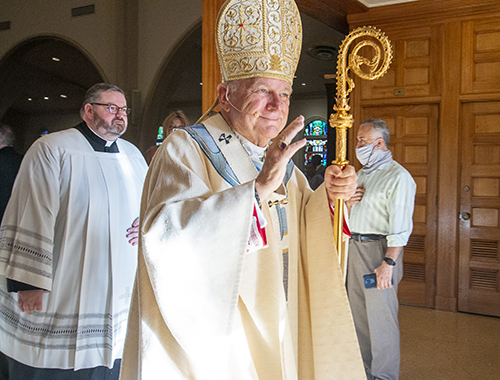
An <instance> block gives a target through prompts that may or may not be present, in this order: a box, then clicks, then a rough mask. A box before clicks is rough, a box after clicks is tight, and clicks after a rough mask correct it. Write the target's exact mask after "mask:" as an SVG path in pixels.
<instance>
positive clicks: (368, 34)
mask: <svg viewBox="0 0 500 380" xmlns="http://www.w3.org/2000/svg"><path fill="white" fill-rule="evenodd" d="M355 40H360V42H358V43H357V44H356V45H355V46H354V47H353V48H352V49H351V46H352V44H353V43H354V41H355ZM365 46H368V47H371V48H372V49H373V51H374V54H373V57H372V58H370V59H368V58H365V57H363V56H361V55H358V53H359V51H360V50H361V48H363V47H365ZM349 51H350V54H349ZM348 54H349V57H348ZM348 58H349V60H348ZM391 61H392V46H391V43H390V41H389V39H388V38H387V37H386V36H385V34H384V33H383V32H382V31H380V30H379V29H377V28H374V27H371V26H367V27H362V28H357V29H355V30H353V31H352V32H351V33H350V34H349V35H348V36H347V37H346V38H345V39H344V41H342V44H341V45H340V49H339V55H338V58H337V102H336V105H335V106H334V107H333V108H334V110H335V111H336V113H335V114H332V115H331V116H330V120H329V121H330V126H331V127H332V128H335V129H336V134H337V136H336V156H335V158H336V159H335V161H333V162H332V164H335V165H337V166H339V167H340V168H341V169H343V168H344V167H345V166H346V165H347V164H348V163H349V161H346V156H347V155H346V150H347V129H348V128H351V127H352V125H353V123H354V120H353V118H352V115H350V114H349V110H350V107H349V94H350V93H351V91H352V89H353V88H354V81H353V80H352V79H351V78H350V77H349V70H352V71H353V72H354V73H355V74H356V75H358V76H359V77H361V78H363V79H368V80H374V79H378V78H380V77H381V76H383V75H384V74H385V73H386V72H387V70H388V68H389V65H390V64H391ZM361 65H365V66H367V68H368V69H369V70H368V71H367V70H365V71H363V70H362V69H361ZM343 226H344V200H343V199H336V200H335V214H334V218H333V237H334V241H335V247H336V248H337V254H338V260H339V265H340V268H341V269H342V273H343V275H344V281H345V279H346V274H347V257H348V256H347V255H348V250H347V243H344V239H343Z"/></svg>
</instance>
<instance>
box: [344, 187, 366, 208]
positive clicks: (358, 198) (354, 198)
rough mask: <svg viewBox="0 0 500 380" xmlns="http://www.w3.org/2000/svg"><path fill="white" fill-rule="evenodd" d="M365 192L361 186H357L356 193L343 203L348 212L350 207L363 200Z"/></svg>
mask: <svg viewBox="0 0 500 380" xmlns="http://www.w3.org/2000/svg"><path fill="white" fill-rule="evenodd" d="M365 191H366V190H365V188H364V187H363V185H361V186H358V188H357V189H356V192H355V193H354V195H353V196H352V197H351V199H348V200H347V201H346V202H345V204H346V205H347V207H348V208H349V210H350V209H351V207H352V205H354V204H356V203H359V202H361V199H363V195H365Z"/></svg>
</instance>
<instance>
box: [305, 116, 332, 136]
mask: <svg viewBox="0 0 500 380" xmlns="http://www.w3.org/2000/svg"><path fill="white" fill-rule="evenodd" d="M327 128H328V126H327V124H326V123H325V122H324V121H323V120H313V121H311V122H310V123H307V125H306V127H305V129H304V136H306V137H313V136H322V137H325V138H326V135H327Z"/></svg>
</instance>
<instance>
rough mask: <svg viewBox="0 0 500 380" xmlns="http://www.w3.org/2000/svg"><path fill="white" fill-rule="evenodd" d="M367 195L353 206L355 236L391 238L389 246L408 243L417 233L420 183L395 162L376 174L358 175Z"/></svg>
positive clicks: (351, 223) (382, 167) (352, 223)
mask: <svg viewBox="0 0 500 380" xmlns="http://www.w3.org/2000/svg"><path fill="white" fill-rule="evenodd" d="M361 185H363V186H364V188H365V190H366V191H365V194H364V196H363V199H361V202H359V203H356V204H355V205H353V206H352V209H351V215H350V223H349V225H350V228H351V231H352V232H353V233H359V234H379V235H385V236H387V246H388V247H401V246H405V245H406V244H407V243H408V239H409V237H410V234H411V232H412V230H413V220H412V218H413V209H414V205H415V192H416V184H415V181H414V180H413V178H412V176H411V175H410V173H409V172H408V171H407V170H406V169H405V168H404V167H403V166H401V165H400V164H398V163H397V162H396V161H394V160H392V161H391V162H388V163H386V164H383V165H382V166H380V168H378V169H376V170H375V171H374V172H372V173H370V174H365V173H364V172H363V169H361V170H360V171H359V172H358V186H361Z"/></svg>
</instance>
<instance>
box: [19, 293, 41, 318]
mask: <svg viewBox="0 0 500 380" xmlns="http://www.w3.org/2000/svg"><path fill="white" fill-rule="evenodd" d="M17 295H18V303H17V304H18V306H19V310H21V312H23V313H26V314H29V315H31V312H32V311H42V296H43V290H42V289H37V290H21V291H19V292H17Z"/></svg>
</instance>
